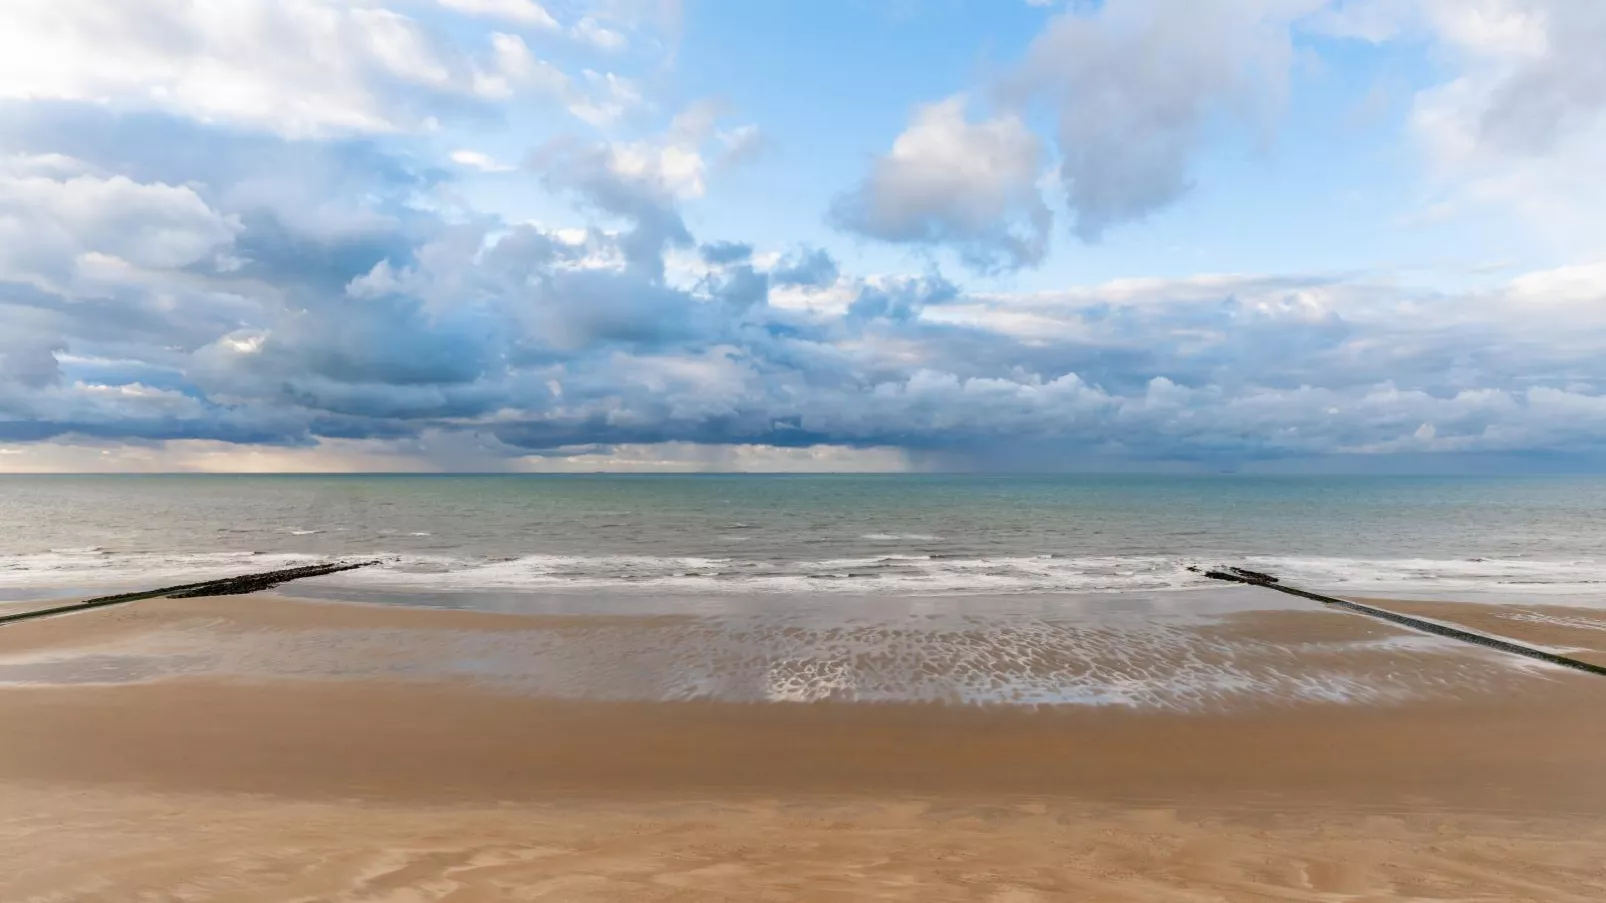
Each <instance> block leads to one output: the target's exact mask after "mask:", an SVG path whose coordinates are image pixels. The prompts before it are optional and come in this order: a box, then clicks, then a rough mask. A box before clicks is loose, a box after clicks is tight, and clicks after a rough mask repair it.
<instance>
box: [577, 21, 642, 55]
mask: <svg viewBox="0 0 1606 903" xmlns="http://www.w3.org/2000/svg"><path fill="white" fill-rule="evenodd" d="M569 33H570V34H571V35H573V36H574V38H575V40H577V41H582V42H584V43H586V44H590V45H591V46H593V47H596V48H598V49H600V50H623V49H624V48H625V47H626V46H628V45H629V43H630V42H629V41H628V40H627V39H626V38H625V36H624V35H622V34H620V33H619V32H617V31H614V30H613V29H611V28H606V27H604V26H603V25H602V23H600V22H598V21H597V20H596V19H593V18H591V17H590V16H586V17H585V18H583V19H581V20H580V21H578V22H576V23H574V27H573V28H571V29H569Z"/></svg>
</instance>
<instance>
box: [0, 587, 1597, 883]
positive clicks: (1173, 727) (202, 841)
mask: <svg viewBox="0 0 1606 903" xmlns="http://www.w3.org/2000/svg"><path fill="white" fill-rule="evenodd" d="M246 598H247V599H254V600H255V602H256V603H258V604H249V605H242V604H240V603H241V602H243V601H244V600H235V599H231V600H204V599H203V600H186V601H182V602H180V601H176V600H171V601H170V600H163V601H160V602H152V603H144V602H142V603H134V604H132V605H130V606H126V607H123V608H120V609H108V610H104V611H101V612H95V613H86V614H83V615H74V616H70V617H66V618H56V619H48V620H43V621H37V622H27V623H25V624H19V625H13V626H12V627H10V628H6V629H3V630H0V656H4V655H11V656H18V655H21V656H27V655H35V654H38V653H39V652H40V651H41V650H47V649H52V648H58V647H60V648H68V647H71V646H73V645H74V644H86V645H87V646H88V647H89V648H97V649H98V648H104V647H105V646H106V645H107V644H115V643H116V642H118V640H119V638H120V637H123V638H126V637H130V636H134V635H137V634H138V633H139V632H140V631H142V630H152V629H160V630H169V629H172V628H173V627H174V626H175V625H182V624H192V625H193V624H194V623H196V622H203V623H204V624H205V626H206V630H207V631H210V633H209V634H207V635H211V636H218V637H222V636H228V635H233V634H246V635H254V634H256V633H272V632H275V631H302V630H306V629H310V628H314V627H315V628H317V629H319V630H336V629H339V630H394V629H398V628H401V627H405V628H406V629H408V630H428V629H441V630H460V629H466V628H473V629H483V630H513V631H523V630H529V629H532V625H537V626H536V629H543V630H560V631H561V630H565V629H570V628H578V629H589V626H588V625H590V623H591V619H581V620H580V621H579V622H574V621H568V620H563V619H559V620H557V621H553V620H551V619H550V618H549V619H547V620H544V621H539V623H538V622H532V621H530V620H529V619H525V618H522V617H521V616H511V615H508V616H503V615H477V614H472V613H461V612H445V611H417V610H396V609H386V608H378V607H364V606H340V605H297V604H293V603H288V602H272V601H271V600H270V601H267V602H264V601H263V600H261V599H258V598H256V597H246ZM649 626H650V625H649ZM1207 629H1208V630H1211V631H1218V632H1223V631H1224V632H1228V633H1234V634H1238V633H1242V634H1248V635H1254V636H1257V637H1259V638H1260V639H1261V640H1268V641H1270V640H1276V639H1278V638H1288V639H1290V641H1291V640H1292V638H1294V637H1299V636H1302V635H1313V636H1317V637H1319V640H1320V643H1322V644H1327V645H1331V644H1334V643H1342V642H1347V641H1348V640H1352V639H1354V638H1355V637H1357V636H1359V637H1361V638H1362V639H1365V638H1370V637H1376V636H1381V637H1384V638H1388V637H1391V636H1394V635H1395V633H1394V632H1393V628H1389V627H1387V626H1379V625H1375V624H1372V623H1368V622H1367V621H1366V620H1365V619H1362V618H1359V617H1350V616H1337V615H1332V614H1329V613H1326V612H1308V613H1307V612H1278V613H1267V616H1266V617H1248V616H1245V617H1240V618H1233V619H1229V620H1227V621H1224V622H1222V623H1219V624H1217V625H1214V626H1212V627H1209V628H1207ZM1379 630H1381V631H1383V633H1382V634H1378V633H1376V631H1379ZM416 651H418V650H415V652H416ZM1356 654H1359V653H1356ZM1376 654H1377V655H1378V656H1379V657H1378V658H1377V659H1376V660H1375V661H1376V663H1379V664H1381V665H1384V666H1388V667H1392V666H1393V665H1391V664H1390V663H1397V662H1398V661H1400V659H1399V656H1400V655H1403V654H1405V653H1401V652H1399V651H1398V650H1396V649H1394V648H1393V647H1385V648H1383V649H1380V650H1378V651H1377V653H1376ZM1468 654H1469V655H1473V656H1481V658H1477V659H1475V660H1476V661H1479V662H1484V663H1487V662H1488V657H1487V654H1486V653H1485V652H1483V651H1474V652H1469V653H1468ZM1426 658H1427V659H1428V663H1427V664H1419V665H1418V667H1420V668H1431V667H1434V666H1435V665H1434V663H1439V664H1440V665H1442V666H1443V667H1445V668H1447V669H1450V671H1451V673H1459V672H1456V671H1455V670H1454V669H1455V668H1458V667H1462V666H1463V663H1462V660H1461V658H1460V657H1458V656H1454V655H1443V654H1437V653H1436V654H1434V655H1431V656H1426ZM1484 666H1485V667H1491V668H1494V667H1498V666H1497V665H1488V664H1485V665H1484ZM1497 673H1500V674H1504V675H1506V677H1505V679H1504V682H1503V683H1499V684H1495V683H1490V682H1487V681H1486V682H1484V683H1480V684H1479V685H1478V692H1476V693H1468V694H1466V695H1463V696H1443V697H1435V698H1432V699H1426V700H1423V701H1419V702H1410V703H1402V704H1396V705H1338V704H1327V705H1317V704H1302V705H1290V706H1285V707H1282V708H1275V709H1265V708H1256V707H1248V708H1243V709H1231V708H1228V709H1223V710H1221V711H1217V712H1206V713H1199V712H1195V713H1188V714H1179V713H1174V712H1168V711H1163V710H1158V709H1155V710H1136V711H1129V710H1121V709H1112V708H1099V707H1075V706H1073V707H1060V708H1054V709H1038V710H1032V709H1027V708H1022V707H1007V706H994V707H975V706H970V707H958V706H937V705H850V704H842V703H819V704H808V705H802V704H736V703H717V702H706V703H661V702H660V703H655V702H611V703H610V702H597V701H590V700H584V699H571V700H556V699H542V698H533V697H530V696H527V695H521V694H518V693H513V692H508V691H507V690H506V689H505V688H499V687H497V686H494V685H483V684H475V683H470V682H465V681H425V680H406V681H401V680H373V679H334V678H329V677H318V678H305V677H302V678H288V677H272V676H264V675H263V674H260V673H253V674H242V675H234V676H228V675H221V674H199V675H192V676H186V677H177V678H166V679H161V680H153V681H141V682H132V683H126V684H120V685H78V686H43V685H39V686H10V687H4V688H0V725H3V726H4V727H3V732H0V901H5V903H15V901H46V900H49V901H122V900H163V901H167V900H172V901H198V900H207V901H280V900H304V901H323V900H352V901H355V900H386V901H389V900H395V901H404V900H406V901H418V900H431V901H434V900H438V901H456V903H472V901H490V900H496V901H502V900H508V901H511V900H536V899H549V900H560V901H588V900H862V899H887V900H918V901H936V900H993V901H1026V900H1131V901H1147V900H1177V901H1208V900H1304V901H1336V900H1395V899H1410V900H1539V901H1584V900H1591V901H1598V900H1601V899H1606V855H1603V853H1602V851H1603V850H1606V718H1602V717H1600V715H1601V713H1602V709H1603V708H1606V681H1602V680H1600V679H1598V678H1593V677H1591V676H1588V675H1579V674H1574V673H1570V672H1561V671H1556V670H1552V669H1546V668H1534V667H1529V666H1514V667H1511V668H1507V669H1505V670H1503V671H1499V672H1497ZM1390 677H1391V676H1390V674H1389V673H1388V672H1387V671H1385V670H1379V671H1378V672H1377V673H1376V678H1377V679H1378V680H1380V681H1383V680H1388V679H1390Z"/></svg>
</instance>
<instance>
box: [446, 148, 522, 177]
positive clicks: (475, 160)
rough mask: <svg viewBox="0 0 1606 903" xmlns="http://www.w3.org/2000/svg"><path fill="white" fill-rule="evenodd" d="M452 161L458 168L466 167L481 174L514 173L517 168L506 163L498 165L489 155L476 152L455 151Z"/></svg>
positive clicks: (452, 154)
mask: <svg viewBox="0 0 1606 903" xmlns="http://www.w3.org/2000/svg"><path fill="white" fill-rule="evenodd" d="M451 159H452V162H453V163H456V164H457V165H458V166H466V167H468V168H469V169H477V170H479V171H480V172H512V171H513V170H514V169H515V168H516V167H512V166H508V165H507V164H505V163H498V162H497V161H496V159H495V158H494V157H492V156H490V155H489V154H485V153H481V152H480V151H476V150H466V149H463V150H454V151H452V153H451Z"/></svg>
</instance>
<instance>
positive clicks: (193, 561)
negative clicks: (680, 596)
mask: <svg viewBox="0 0 1606 903" xmlns="http://www.w3.org/2000/svg"><path fill="white" fill-rule="evenodd" d="M329 557H331V556H314V555H305V554H255V553H252V552H211V553H201V554H177V553H171V554H169V553H143V552H141V553H124V552H115V551H107V550H104V549H99V548H82V549H57V550H54V551H51V552H45V553H37V554H31V555H16V556H8V557H0V587H9V588H27V587H50V586H56V587H60V586H73V587H92V586H114V585H115V586H121V585H139V586H146V585H162V584H163V583H180V582H189V581H191V580H203V579H209V578H213V577H221V576H228V575H232V574H239V573H246V572H251V571H264V570H272V569H275V568H283V567H293V566H296V565H301V564H308V563H312V562H315V561H323V560H328V558H329ZM361 557H385V558H386V559H387V560H386V561H385V563H384V564H382V565H381V566H378V567H373V568H365V569H362V570H358V571H352V572H348V573H344V574H339V575H335V576H332V577H328V578H319V579H320V580H322V581H325V582H327V583H329V584H332V585H339V586H345V587H350V588H362V589H372V590H392V591H398V592H405V591H409V590H413V591H421V592H518V591H521V590H528V591H541V592H551V591H563V590H568V589H573V590H610V591H631V590H635V589H642V590H651V591H654V592H689V593H723V592H768V593H809V594H816V593H873V594H887V593H893V594H897V593H903V594H927V593H1052V592H1070V593H1077V592H1097V593H1120V592H1144V593H1151V592H1164V591H1171V590H1185V589H1190V588H1200V587H1220V586H1221V584H1219V583H1215V582H1213V581H1209V580H1206V579H1204V578H1202V577H1201V576H1199V575H1198V574H1195V573H1192V572H1189V571H1188V570H1187V568H1188V566H1190V565H1204V566H1211V565H1214V564H1217V563H1218V562H1217V561H1216V560H1213V559H1201V558H1190V557H1182V556H1164V555H1125V556H1122V555H1102V556H1101V555H1090V556H1039V555H1031V556H974V557H966V556H964V555H962V554H945V555H935V554H932V555H924V554H905V553H895V554H872V555H862V556H857V557H851V558H816V559H806V560H765V559H759V558H749V557H741V558H729V557H721V558H713V557H697V556H684V557H674V556H652V555H599V556H583V555H521V556H503V557H487V556H470V555H423V554H402V555H387V554H385V553H383V552H380V553H364V554H363V555H362V556H361ZM1231 563H1241V564H1243V565H1245V566H1248V567H1251V568H1255V569H1257V570H1264V571H1268V572H1271V573H1274V574H1277V575H1279V576H1281V577H1282V578H1283V579H1284V580H1285V581H1287V582H1289V583H1292V584H1294V585H1298V586H1303V587H1307V588H1310V589H1316V590H1326V591H1329V592H1334V593H1337V594H1340V595H1379V594H1388V593H1423V594H1433V595H1441V596H1456V595H1465V596H1477V595H1479V594H1495V595H1501V594H1503V595H1505V596H1507V597H1513V598H1524V597H1531V596H1543V597H1546V598H1548V599H1554V600H1560V599H1567V600H1571V601H1575V602H1576V601H1584V602H1587V601H1588V600H1589V599H1590V598H1591V597H1593V596H1595V595H1597V594H1600V593H1601V591H1602V590H1603V589H1606V560H1602V561H1596V560H1559V561H1541V560H1530V559H1521V560H1486V561H1467V560H1438V559H1358V558H1317V557H1299V558H1294V557H1249V558H1240V559H1233V560H1232V562H1231Z"/></svg>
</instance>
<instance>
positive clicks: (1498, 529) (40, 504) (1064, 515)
mask: <svg viewBox="0 0 1606 903" xmlns="http://www.w3.org/2000/svg"><path fill="white" fill-rule="evenodd" d="M341 559H352V560H356V559H381V563H380V564H378V565H376V566H373V567H368V568H363V569H360V570H355V571H350V572H347V573H343V574H338V575H334V576H330V577H324V578H317V579H315V580H309V581H305V582H304V583H298V584H296V585H295V587H296V592H297V593H298V594H307V593H311V594H315V595H316V594H322V595H328V596H333V597H341V596H345V597H351V598H359V599H360V598H394V597H396V596H397V594H405V595H407V596H408V597H409V598H411V599H414V600H425V601H426V602H430V603H438V604H452V605H460V606H462V607H475V606H476V605H478V604H482V603H483V604H485V605H487V606H489V605H490V603H489V602H486V601H485V600H492V599H494V600H497V601H496V603H495V607H500V608H508V607H517V606H516V604H514V603H510V602H509V600H510V599H513V600H517V599H518V598H520V597H521V596H530V597H537V596H539V597H552V596H555V595H556V596H561V595H566V594H577V593H578V594H587V595H590V596H593V597H607V598H621V599H628V598H630V597H632V596H634V595H642V594H647V595H650V596H652V597H653V598H654V599H655V600H658V601H657V602H656V603H655V604H657V605H658V606H660V607H664V606H668V607H673V604H674V600H675V599H681V598H684V599H687V600H696V599H704V600H706V599H709V598H718V597H723V596H729V595H731V594H738V595H747V596H758V595H763V594H776V595H780V596H786V597H790V598H805V597H806V598H808V599H811V600H814V603H815V604H830V603H829V600H830V599H832V598H835V597H840V598H843V599H849V598H852V599H865V598H875V597H892V596H922V597H952V598H959V599H962V598H963V597H966V596H969V595H978V596H980V595H985V596H988V597H995V598H996V597H1001V596H1020V597H1030V596H1034V595H1042V594H1060V595H1063V594H1077V593H1094V594H1099V595H1101V596H1120V595H1121V594H1134V595H1135V596H1141V597H1143V598H1145V599H1152V598H1154V597H1155V596H1156V595H1157V594H1172V593H1175V594H1179V595H1178V596H1177V597H1176V598H1177V599H1178V600H1179V602H1180V601H1181V600H1185V599H1186V598H1187V595H1186V594H1188V593H1190V592H1193V591H1198V590H1203V589H1206V588H1209V587H1210V586H1211V585H1212V583H1213V581H1209V580H1206V579H1205V578H1203V577H1201V576H1200V575H1199V574H1197V573H1195V572H1193V571H1190V570H1189V568H1190V567H1213V566H1218V565H1237V566H1241V567H1249V568H1253V569H1256V570H1262V571H1267V572H1270V573H1273V574H1276V575H1278V576H1279V577H1281V578H1283V579H1284V580H1286V581H1288V582H1291V583H1296V584H1298V585H1301V586H1306V587H1309V588H1312V589H1318V590H1325V591H1329V592H1333V593H1339V594H1351V595H1368V596H1380V595H1381V596H1388V595H1395V596H1405V597H1426V598H1434V597H1443V598H1484V599H1493V600H1518V601H1521V600H1540V599H1542V600H1544V601H1551V602H1556V601H1564V602H1571V603H1575V604H1590V603H1592V602H1594V601H1596V600H1606V478H1600V477H1558V476H1546V477H1528V476H1524V477H1481V478H1478V477H1459V476H1458V477H1445V478H1435V477H1420V476H1413V477H1376V476H1366V477H1361V476H1322V477H1292V476H1245V475H1229V474H1221V475H1208V476H1092V475H1074V476H1035V475H926V474H918V475H916V474H908V475H614V474H586V475H487V476H466V475H465V476H459V475H440V476H416V475H328V476H324V475H319V476H303V475H294V476H290V475H285V476H243V475H227V476H222V475H173V476H165V475H164V476H144V475H140V476H133V475H117V476H4V477H0V600H3V601H18V600H31V599H39V598H50V597H58V596H71V595H79V594H83V593H85V592H90V591H97V590H101V589H107V590H112V589H124V588H145V587H157V586H162V585H165V584H169V583H175V582H187V581H191V580H198V579H209V578H211V577H215V576H225V575H232V574H238V573H249V572H252V571H260V570H269V569H274V568H280V567H288V566H293V565H297V564H305V563H313V562H321V561H330V560H341ZM453 600H456V601H453ZM476 600H478V601H476ZM666 600H667V601H666ZM688 604H690V602H688Z"/></svg>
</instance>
